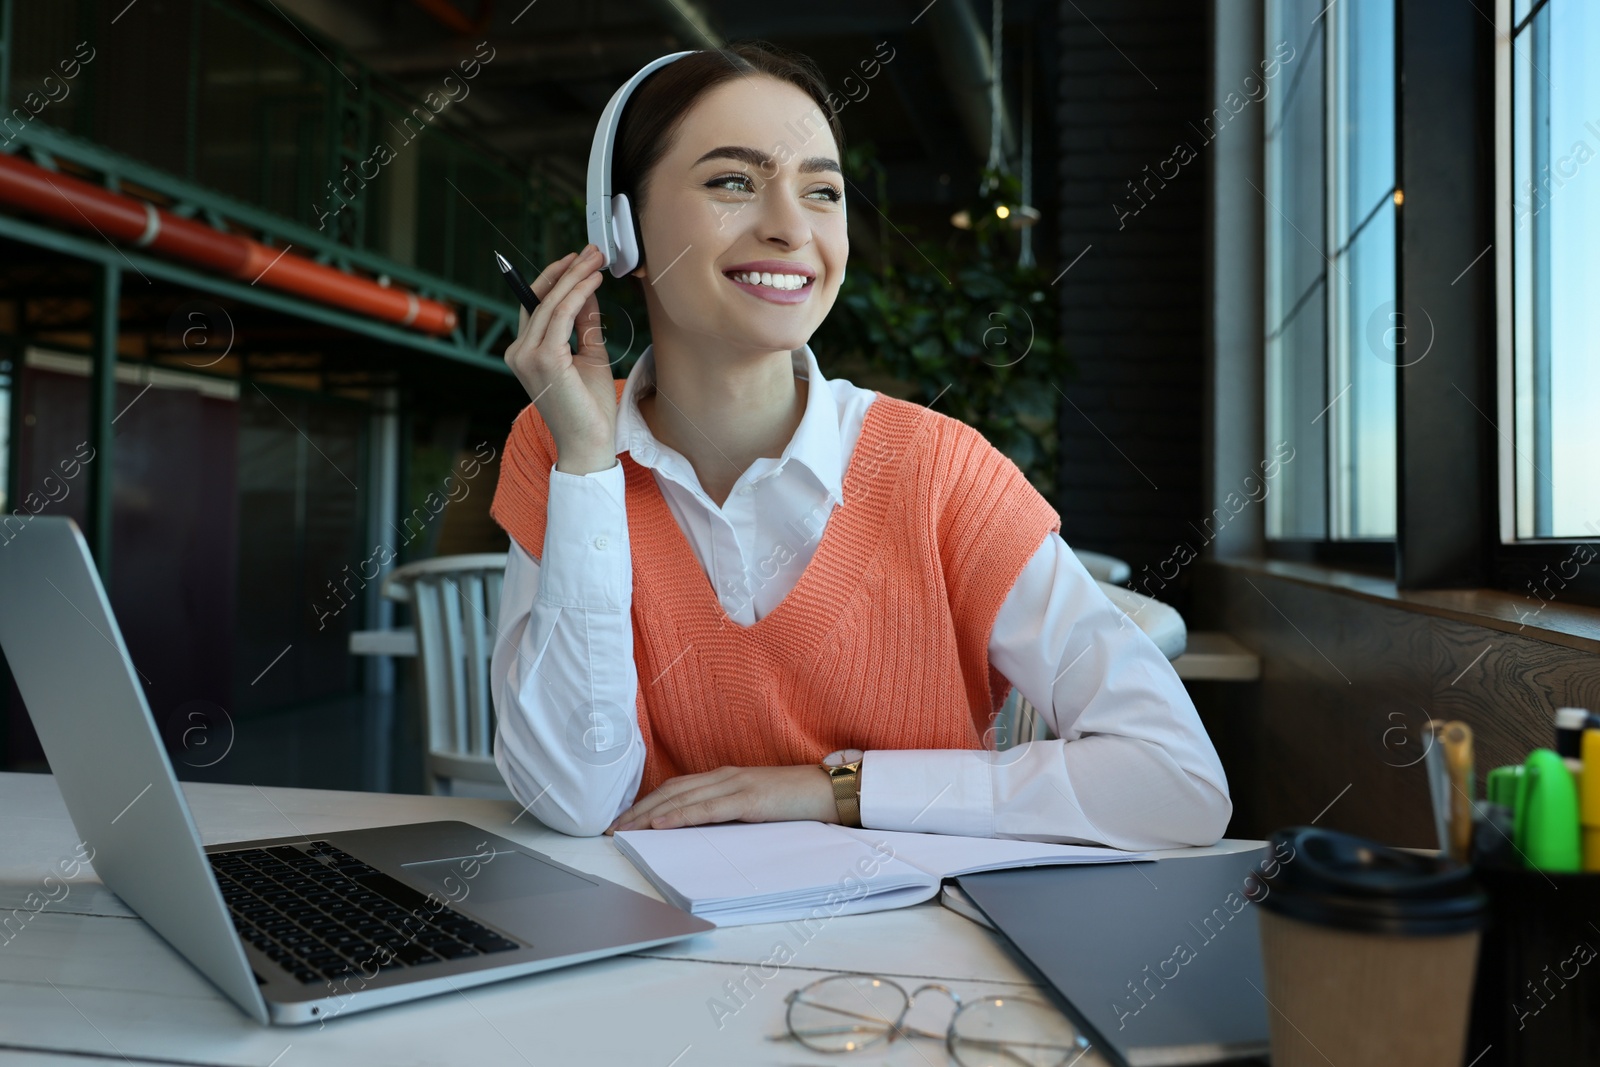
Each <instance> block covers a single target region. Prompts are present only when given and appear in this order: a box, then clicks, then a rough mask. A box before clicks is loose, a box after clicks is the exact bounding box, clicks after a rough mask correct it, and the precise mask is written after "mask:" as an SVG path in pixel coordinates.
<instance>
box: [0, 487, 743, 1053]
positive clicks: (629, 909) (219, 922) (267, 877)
mask: <svg viewBox="0 0 1600 1067" xmlns="http://www.w3.org/2000/svg"><path fill="white" fill-rule="evenodd" d="M10 533H11V534H12V537H11V540H10V541H9V542H8V543H6V544H3V545H0V647H3V648H4V650H5V655H6V660H7V661H8V662H9V664H10V666H11V670H12V673H13V674H14V675H15V677H16V681H17V686H18V688H19V689H20V690H21V692H22V697H23V700H24V701H25V702H26V703H27V707H28V712H29V714H30V715H31V716H32V717H33V724H34V728H35V729H36V730H37V731H38V734H39V739H40V741H41V742H42V743H43V745H44V751H45V755H46V756H47V757H48V758H49V760H50V768H51V770H52V771H54V772H55V776H56V782H57V784H58V785H59V786H60V789H61V795H62V798H63V799H64V800H65V801H66V804H67V810H68V812H70V813H71V815H72V822H73V825H74V826H75V827H76V828H77V832H78V834H79V835H80V837H81V838H82V840H83V841H84V842H85V844H86V846H87V848H86V849H85V852H86V854H87V855H90V856H92V860H91V862H92V864H93V866H94V869H95V871H96V873H97V874H98V875H99V876H100V880H101V881H102V882H104V883H105V885H106V886H107V887H109V888H110V889H111V890H112V891H113V892H115V893H116V894H117V896H119V897H121V898H122V900H123V902H124V903H126V904H127V905H128V906H129V907H130V908H132V909H133V910H134V911H135V912H137V913H138V914H139V916H140V917H141V918H143V919H144V920H145V921H146V922H147V923H149V924H150V925H151V926H152V927H154V928H155V930H156V932H157V933H159V934H160V935H161V936H162V937H164V938H166V940H167V942H168V943H169V944H170V945H171V946H172V947H173V948H175V949H177V950H178V952H179V953H181V954H182V955H183V956H184V958H185V959H187V960H188V961H189V962H190V963H192V964H193V965H194V966H195V967H197V968H198V969H199V970H200V971H201V973H203V974H204V975H205V976H206V977H207V978H209V979H211V981H212V982H214V983H216V985H217V987H218V988H219V989H221V990H222V992H223V993H225V994H226V995H227V996H228V997H229V998H230V999H232V1000H233V1002H234V1003H236V1004H237V1005H239V1007H240V1008H241V1009H243V1010H244V1011H245V1013H246V1014H248V1015H250V1016H252V1017H253V1018H255V1019H256V1020H257V1021H258V1022H262V1023H269V1022H270V1023H284V1024H297V1023H308V1022H315V1021H318V1020H326V1019H328V1018H331V1017H334V1016H337V1015H340V1014H342V1013H345V1012H351V1011H360V1010H364V1009H367V1008H375V1007H379V1006H381V1005H384V1004H394V1003H398V1002H400V1001H405V1000H414V999H416V998H418V997H426V996H431V995H433V994H435V993H444V992H450V991H452V990H456V989H464V988H467V987H469V986H475V985H481V984H483V983H485V982H492V981H498V980H500V979H504V978H512V977H515V976H517V975H523V974H532V973H534V972H535V971H546V970H550V969H551V968H554V967H562V966H566V965H568V964H572V963H578V962H581V961H584V960H591V959H595V958H598V957H601V956H613V955H617V954H619V953H623V952H629V951H633V950H635V949H641V948H647V947H650V946H653V945H661V944H665V943H666V942H669V941H676V940H679V939H680V938H684V937H688V936H689V935H691V934H696V933H700V932H702V931H705V930H711V929H714V928H715V925H714V924H713V923H710V922H707V921H705V920H703V919H698V918H695V917H693V916H691V915H689V914H687V913H685V912H682V911H680V910H678V909H677V908H674V907H672V906H671V905H668V904H663V903H662V902H660V901H658V900H654V899H652V898H650V897H647V896H644V895H643V894H640V893H635V892H633V891H632V890H630V889H624V888H623V887H622V886H619V885H615V884H613V883H611V882H607V881H604V880H603V879H600V878H596V877H594V876H593V875H588V874H583V873H581V872H579V871H576V870H573V869H572V868H571V867H567V866H565V865H563V864H560V863H557V862H556V861H554V860H552V859H549V858H548V857H546V856H542V855H540V854H539V853H537V852H534V851H532V850H530V849H526V848H523V847H522V846H520V845H518V844H516V843H515V842H512V841H508V840H506V839H505V838H502V837H497V836H495V835H494V834H491V833H487V832H485V831H483V830H480V829H478V828H477V827H475V826H471V825H469V824H467V823H462V822H426V823H412V824H409V825H403V826H386V827H381V828H378V829H372V830H350V831H342V832H337V833H319V834H314V835H312V836H310V837H281V838H272V839H270V840H260V841H241V842H237V843H233V844H225V845H212V846H211V847H209V848H203V847H202V846H201V843H200V836H199V834H198V833H197V832H196V830H195V825H194V820H193V819H192V818H191V817H190V814H189V808H188V805H187V804H186V803H185V802H184V796H183V793H182V791H181V790H180V789H179V787H178V780H177V778H176V777H175V776H174V775H173V772H172V764H171V762H170V761H169V760H168V758H167V752H166V749H165V747H164V746H163V744H162V741H161V738H160V734H159V733H158V732H157V730H156V725H155V721H154V719H153V718H152V716H151V714H150V708H149V705H148V704H147V703H146V702H145V699H144V693H143V691H142V690H141V688H140V682H139V679H138V676H137V674H136V672H135V668H134V665H133V662H132V660H131V658H130V657H129V655H128V650H127V647H126V645H124V644H123V641H122V633H121V631H120V630H119V629H118V628H117V622H116V619H115V618H114V617H113V616H112V613H111V606H110V604H109V602H108V601H107V599H106V595H105V590H104V589H103V588H102V587H101V584H100V577H99V574H98V572H97V571H96V570H95V568H94V565H93V561H92V560H91V559H90V556H89V548H88V545H86V544H85V543H84V540H83V535H82V534H81V533H80V532H79V531H78V527H77V526H76V524H74V523H73V522H72V520H71V519H68V518H56V517H36V518H33V519H30V520H29V521H28V522H27V524H26V525H25V526H24V527H23V528H22V529H20V530H16V529H13V530H12V531H10ZM89 850H92V851H89Z"/></svg>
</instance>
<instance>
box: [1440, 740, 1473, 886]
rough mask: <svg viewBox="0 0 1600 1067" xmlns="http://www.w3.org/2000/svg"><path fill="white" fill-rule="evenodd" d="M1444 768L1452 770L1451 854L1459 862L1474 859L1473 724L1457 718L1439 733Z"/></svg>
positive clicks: (1467, 861)
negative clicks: (1469, 724)
mask: <svg viewBox="0 0 1600 1067" xmlns="http://www.w3.org/2000/svg"><path fill="white" fill-rule="evenodd" d="M1440 743H1441V744H1442V745H1443V746H1444V763H1445V769H1446V770H1448V771H1449V773H1450V807H1449V812H1450V856H1451V858H1452V859H1454V860H1455V861H1456V862H1458V863H1469V862H1471V860H1472V791H1473V789H1474V788H1475V786H1474V783H1473V780H1472V727H1470V726H1468V725H1467V724H1466V723H1464V722H1461V721H1459V720H1457V719H1451V720H1450V721H1449V722H1447V723H1445V726H1444V732H1443V733H1442V734H1441V735H1440Z"/></svg>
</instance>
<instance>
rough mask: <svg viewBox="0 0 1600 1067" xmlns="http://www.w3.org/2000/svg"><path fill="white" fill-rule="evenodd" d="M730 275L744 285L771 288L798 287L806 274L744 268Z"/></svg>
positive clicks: (804, 282)
mask: <svg viewBox="0 0 1600 1067" xmlns="http://www.w3.org/2000/svg"><path fill="white" fill-rule="evenodd" d="M730 277H731V278H733V280H734V281H737V282H744V283H745V284H746V285H765V286H767V287H768V288H771V289H800V288H803V287H804V286H805V284H806V276H805V275H803V274H772V273H763V272H761V271H753V270H746V271H737V272H735V273H734V274H732V275H730Z"/></svg>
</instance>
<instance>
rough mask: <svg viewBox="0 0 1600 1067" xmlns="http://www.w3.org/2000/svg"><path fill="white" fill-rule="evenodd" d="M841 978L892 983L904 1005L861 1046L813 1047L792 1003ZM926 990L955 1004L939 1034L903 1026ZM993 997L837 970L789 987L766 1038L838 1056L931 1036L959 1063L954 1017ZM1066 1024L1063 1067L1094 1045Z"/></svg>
mask: <svg viewBox="0 0 1600 1067" xmlns="http://www.w3.org/2000/svg"><path fill="white" fill-rule="evenodd" d="M842 978H870V979H872V980H873V981H875V982H882V983H884V984H885V985H888V986H892V987H894V988H895V989H897V990H899V991H900V995H901V997H903V998H904V999H905V1006H904V1007H902V1008H901V1009H900V1014H899V1015H898V1016H896V1017H895V1018H894V1020H893V1021H889V1020H885V1022H886V1023H887V1027H886V1029H885V1031H884V1033H882V1034H880V1035H878V1036H876V1037H873V1038H872V1039H870V1040H868V1041H866V1042H864V1043H862V1044H861V1045H859V1046H858V1047H856V1048H853V1049H852V1048H835V1049H826V1048H817V1047H816V1046H814V1045H812V1044H811V1043H809V1042H808V1041H807V1040H806V1039H805V1038H803V1037H801V1036H800V1034H799V1033H798V1032H796V1030H795V1028H794V1022H793V1020H792V1018H791V1016H792V1015H793V1013H794V1006H795V1002H796V1000H798V999H799V997H800V995H801V994H802V993H804V992H805V991H806V990H808V989H811V988H813V987H814V986H819V985H823V984H825V983H827V982H836V981H838V980H840V979H842ZM928 990H937V991H938V992H940V993H943V994H945V995H946V996H947V997H949V998H950V1001H951V1003H953V1004H954V1005H955V1007H956V1010H955V1012H954V1013H952V1014H951V1016H950V1025H949V1026H947V1027H946V1028H945V1032H944V1033H942V1034H936V1033H934V1032H933V1031H931V1030H922V1029H918V1028H917V1027H914V1026H906V1025H905V1019H906V1016H907V1015H908V1014H910V1012H911V1008H912V1006H913V1005H914V1004H915V1003H916V999H917V995H918V994H919V993H923V992H926V991H928ZM996 996H998V995H989V994H986V995H985V996H984V998H983V999H980V1000H971V1001H967V1002H966V1003H963V1002H962V1000H961V994H959V993H957V992H956V991H955V990H953V989H951V988H950V987H949V986H947V985H943V984H941V983H939V982H924V983H923V984H922V985H919V986H917V988H915V989H913V990H912V991H911V992H909V993H907V992H906V988H905V986H903V985H901V984H900V983H899V982H896V981H895V980H894V979H892V978H888V977H885V976H884V975H881V974H870V973H867V972H864V971H841V972H839V973H838V974H830V975H825V976H824V977H822V978H818V979H816V980H815V981H812V982H807V983H806V984H805V985H803V986H800V987H799V988H797V989H791V990H789V992H788V993H786V994H784V998H783V1003H784V1012H783V1027H784V1031H785V1032H784V1033H782V1034H774V1035H769V1037H768V1040H770V1041H785V1040H789V1039H791V1038H792V1039H793V1040H795V1041H798V1042H799V1043H800V1044H801V1045H802V1046H804V1047H805V1048H807V1049H809V1050H810V1051H812V1052H820V1053H822V1054H823V1055H825V1056H833V1055H838V1054H840V1053H845V1052H860V1051H862V1050H864V1049H867V1048H870V1047H871V1046H873V1045H876V1044H877V1043H878V1042H880V1041H882V1042H883V1043H884V1044H886V1045H892V1044H894V1042H895V1041H896V1040H898V1039H899V1038H901V1037H907V1038H910V1037H925V1038H932V1039H934V1040H940V1039H943V1041H944V1046H945V1051H946V1052H948V1053H949V1054H950V1056H951V1057H952V1058H953V1059H955V1060H956V1062H957V1063H960V1062H961V1058H960V1056H959V1055H957V1053H956V1050H955V1043H956V1020H957V1019H959V1018H960V1017H961V1013H962V1012H964V1011H966V1010H967V1009H968V1008H972V1007H976V1006H977V1005H979V1004H982V1003H984V1002H985V1001H987V1000H990V999H995V998H996ZM1004 996H1005V999H1007V1000H1020V1001H1024V1002H1026V1003H1029V1004H1037V1005H1040V1006H1042V1007H1046V1008H1048V1007H1050V1005H1049V1004H1047V1003H1046V1002H1045V1001H1042V1000H1040V999H1038V998H1037V997H1029V996H1020V995H1019V996H1012V995H1009V994H1006V995H1004ZM829 1010H832V1009H829ZM861 1018H863V1019H865V1018H867V1017H866V1016H861ZM1068 1023H1069V1025H1071V1027H1072V1032H1073V1034H1074V1035H1075V1038H1074V1041H1073V1046H1075V1047H1076V1048H1077V1049H1078V1054H1077V1055H1076V1056H1074V1057H1073V1058H1072V1059H1071V1060H1070V1061H1068V1063H1067V1065H1066V1067H1072V1065H1073V1064H1075V1063H1077V1062H1078V1061H1079V1060H1080V1059H1082V1058H1083V1057H1084V1055H1085V1054H1086V1053H1088V1052H1089V1050H1090V1049H1092V1048H1093V1047H1094V1045H1093V1043H1092V1042H1091V1041H1090V1040H1089V1039H1088V1038H1087V1037H1085V1036H1084V1035H1083V1031H1082V1030H1080V1029H1079V1028H1078V1025H1077V1024H1076V1023H1073V1022H1072V1021H1071V1020H1070V1019H1069V1020H1068ZM961 1040H963V1041H968V1042H971V1043H973V1044H982V1043H983V1042H980V1041H978V1040H977V1039H974V1038H962V1039H961ZM993 1043H994V1044H1000V1043H1001V1042H999V1041H995V1042H993Z"/></svg>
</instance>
